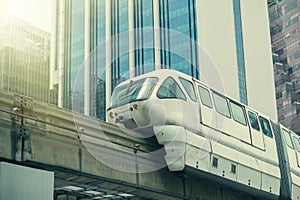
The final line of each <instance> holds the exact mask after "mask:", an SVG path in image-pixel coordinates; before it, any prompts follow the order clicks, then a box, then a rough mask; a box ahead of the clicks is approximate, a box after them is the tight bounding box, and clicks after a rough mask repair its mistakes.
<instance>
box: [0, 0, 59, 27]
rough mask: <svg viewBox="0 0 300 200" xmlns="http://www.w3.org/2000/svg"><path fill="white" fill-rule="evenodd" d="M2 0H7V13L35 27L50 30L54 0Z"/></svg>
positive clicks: (0, 0) (1, 0)
mask: <svg viewBox="0 0 300 200" xmlns="http://www.w3.org/2000/svg"><path fill="white" fill-rule="evenodd" d="M4 1H7V2H6V6H7V9H8V13H9V14H11V15H14V16H16V17H19V18H21V19H24V20H25V21H28V22H29V23H30V24H31V25H33V26H35V27H37V28H40V29H42V30H44V31H47V32H51V23H52V2H53V1H54V0H0V2H4ZM1 4H2V3H0V6H1ZM3 4H5V3H3Z"/></svg>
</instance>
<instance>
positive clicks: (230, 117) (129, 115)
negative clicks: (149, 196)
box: [107, 70, 300, 200]
mask: <svg viewBox="0 0 300 200" xmlns="http://www.w3.org/2000/svg"><path fill="white" fill-rule="evenodd" d="M107 115H108V116H107V118H108V121H109V122H110V123H114V124H117V125H118V126H122V127H125V128H129V129H141V128H149V127H150V128H151V129H153V132H154V134H155V136H156V138H157V141H158V142H159V143H160V144H161V145H164V148H165V151H166V155H165V160H166V163H167V165H168V168H169V170H170V171H183V170H185V171H187V172H191V173H200V174H201V175H203V176H206V177H207V178H212V179H215V180H217V181H221V182H223V183H224V181H225V183H226V184H229V185H230V184H231V185H232V186H233V187H237V188H240V189H241V190H247V191H251V193H253V194H256V195H259V196H263V197H264V198H266V199H279V198H280V199H293V200H294V199H300V138H299V136H298V135H296V134H295V133H293V132H292V131H290V130H288V129H286V128H285V127H283V126H282V125H280V124H278V123H277V122H273V121H272V120H270V119H269V118H268V117H267V116H264V115H263V114H261V113H259V112H257V111H255V110H253V109H251V108H249V107H248V106H245V105H243V104H241V103H239V102H237V101H235V100H233V99H232V98H230V97H228V96H226V95H224V94H221V93H220V92H217V91H216V90H214V89H212V88H210V87H208V86H207V85H205V84H204V83H202V82H200V81H198V80H195V79H193V78H192V77H190V76H188V75H185V74H183V73H180V72H177V71H174V70H157V71H153V72H150V73H147V74H144V75H142V76H138V77H135V78H133V79H131V80H127V81H125V82H122V83H121V84H119V85H118V86H117V87H116V88H115V90H114V92H113V94H112V97H111V105H110V108H109V109H108V110H107Z"/></svg>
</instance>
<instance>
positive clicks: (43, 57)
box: [0, 15, 57, 104]
mask: <svg viewBox="0 0 300 200" xmlns="http://www.w3.org/2000/svg"><path fill="white" fill-rule="evenodd" d="M49 71H50V34H49V33H47V32H45V31H42V30H40V29H38V28H36V27H34V26H31V25H30V24H29V23H28V22H26V21H24V20H22V19H19V18H17V17H13V16H9V15H5V16H4V15H3V16H2V17H0V89H5V90H9V91H12V92H15V93H18V94H21V95H25V96H28V97H31V98H34V99H36V100H40V101H44V102H47V103H52V104H57V92H55V90H52V91H50V90H49V78H50V74H49Z"/></svg>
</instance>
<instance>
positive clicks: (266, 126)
mask: <svg viewBox="0 0 300 200" xmlns="http://www.w3.org/2000/svg"><path fill="white" fill-rule="evenodd" d="M259 122H260V126H261V129H262V132H263V134H265V135H267V136H269V137H273V135H272V130H271V126H270V123H269V120H267V119H265V118H263V117H261V116H259Z"/></svg>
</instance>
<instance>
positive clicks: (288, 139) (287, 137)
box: [282, 129, 294, 149]
mask: <svg viewBox="0 0 300 200" xmlns="http://www.w3.org/2000/svg"><path fill="white" fill-rule="evenodd" d="M282 133H283V137H284V140H285V142H286V144H287V145H288V146H289V147H290V148H292V149H293V148H294V146H293V142H292V139H291V136H290V133H289V132H288V131H286V130H284V129H282Z"/></svg>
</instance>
